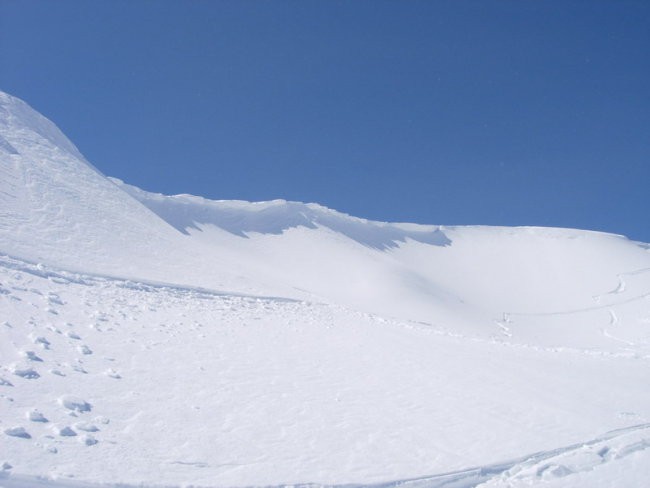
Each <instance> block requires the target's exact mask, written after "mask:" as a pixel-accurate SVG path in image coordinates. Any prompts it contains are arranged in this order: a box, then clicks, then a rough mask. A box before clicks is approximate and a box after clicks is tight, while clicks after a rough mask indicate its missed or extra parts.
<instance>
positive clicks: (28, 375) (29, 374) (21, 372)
mask: <svg viewBox="0 0 650 488" xmlns="http://www.w3.org/2000/svg"><path fill="white" fill-rule="evenodd" d="M11 371H12V372H13V374H15V375H16V376H20V377H21V378H25V379H27V380H35V379H38V378H40V377H41V375H40V374H38V373H37V372H36V370H35V369H33V368H19V367H17V366H14V367H13V368H12V369H11Z"/></svg>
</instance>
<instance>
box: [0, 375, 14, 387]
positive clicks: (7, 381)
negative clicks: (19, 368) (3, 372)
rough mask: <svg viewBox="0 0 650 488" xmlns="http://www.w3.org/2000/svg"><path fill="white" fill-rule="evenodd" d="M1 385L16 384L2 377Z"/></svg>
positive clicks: (0, 379)
mask: <svg viewBox="0 0 650 488" xmlns="http://www.w3.org/2000/svg"><path fill="white" fill-rule="evenodd" d="M0 386H14V385H13V384H12V383H11V381H9V380H6V379H4V378H2V377H0Z"/></svg>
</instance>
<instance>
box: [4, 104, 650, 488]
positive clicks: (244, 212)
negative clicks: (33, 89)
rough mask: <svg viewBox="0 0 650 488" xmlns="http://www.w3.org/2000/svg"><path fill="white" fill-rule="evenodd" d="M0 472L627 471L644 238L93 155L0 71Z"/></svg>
mask: <svg viewBox="0 0 650 488" xmlns="http://www.w3.org/2000/svg"><path fill="white" fill-rule="evenodd" d="M0 161H1V165H0V470H1V471H0V486H3V487H21V488H22V487H27V486H48V487H54V486H58V487H72V486H79V487H86V486H90V487H96V486H99V485H108V486H116V485H117V484H120V486H124V485H126V486H188V485H195V486H215V487H223V486H281V485H282V486H285V485H301V484H315V485H376V486H394V485H397V484H406V485H407V486H417V487H441V486H446V487H450V486H453V487H457V488H468V487H474V486H484V487H488V486H489V487H506V486H507V487H523V486H537V485H539V486H551V487H565V486H582V487H599V486H603V487H605V486H616V487H618V486H632V487H635V486H639V487H640V486H645V484H646V482H647V480H648V479H649V478H650V476H649V475H650V450H649V449H648V448H649V447H650V424H649V423H650V420H649V419H650V390H649V389H648V380H649V379H650V368H649V366H650V246H648V245H647V244H643V243H636V242H632V241H629V240H627V239H626V238H624V237H622V236H615V235H610V234H602V233H595V232H587V231H579V230H571V229H543V228H493V227H439V226H421V225H414V224H388V223H381V222H372V221H367V220H364V219H358V218H355V217H351V216H348V215H345V214H341V213H338V212H336V211H333V210H330V209H327V208H325V207H322V206H320V205H316V204H303V203H298V202H285V201H274V202H262V203H249V202H240V201H210V200H205V199H202V198H200V197H193V196H189V195H180V196H174V197H168V196H163V195H157V194H152V193H148V192H145V191H143V190H140V189H138V188H135V187H132V186H130V185H127V184H126V183H123V182H121V181H119V180H113V179H109V178H106V177H105V176H103V175H102V174H101V173H100V172H98V171H97V170H96V169H95V168H93V167H92V166H90V165H89V164H88V163H87V162H86V161H85V160H84V159H83V156H81V154H79V153H78V151H77V150H76V148H75V147H74V146H73V145H72V143H70V142H69V141H68V140H67V139H66V138H65V136H63V134H61V132H60V131H59V130H58V129H56V127H55V126H54V125H53V124H52V123H51V122H49V121H48V120H47V119H45V118H43V117H42V116H40V115H39V114H38V113H36V112H35V111H33V110H32V109H31V108H30V107H28V106H27V105H26V104H24V102H21V101H20V100H18V99H15V98H13V97H11V96H9V95H7V94H4V93H0Z"/></svg>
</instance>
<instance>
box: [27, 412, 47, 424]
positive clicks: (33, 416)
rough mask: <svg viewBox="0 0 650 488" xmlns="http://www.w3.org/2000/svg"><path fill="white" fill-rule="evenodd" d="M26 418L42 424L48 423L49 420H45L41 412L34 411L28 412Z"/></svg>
mask: <svg viewBox="0 0 650 488" xmlns="http://www.w3.org/2000/svg"><path fill="white" fill-rule="evenodd" d="M26 416H27V418H28V419H29V420H31V421H32V422H43V423H46V422H49V420H47V418H45V415H43V414H42V413H41V412H39V411H38V410H36V409H34V410H29V411H28V412H27V414H26Z"/></svg>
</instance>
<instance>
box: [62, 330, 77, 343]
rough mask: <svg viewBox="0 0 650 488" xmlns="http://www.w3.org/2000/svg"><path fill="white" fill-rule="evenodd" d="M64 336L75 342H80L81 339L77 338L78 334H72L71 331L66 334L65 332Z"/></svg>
mask: <svg viewBox="0 0 650 488" xmlns="http://www.w3.org/2000/svg"><path fill="white" fill-rule="evenodd" d="M65 335H66V336H68V337H69V338H70V339H74V340H76V341H80V340H81V337H79V335H78V334H76V333H74V332H72V331H71V330H70V331H68V332H66V334H65Z"/></svg>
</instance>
